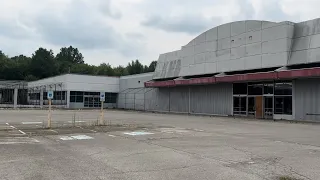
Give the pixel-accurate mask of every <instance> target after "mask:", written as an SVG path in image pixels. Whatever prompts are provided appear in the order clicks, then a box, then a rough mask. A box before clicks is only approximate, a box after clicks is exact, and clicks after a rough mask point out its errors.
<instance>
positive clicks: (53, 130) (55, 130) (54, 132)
mask: <svg viewBox="0 0 320 180" xmlns="http://www.w3.org/2000/svg"><path fill="white" fill-rule="evenodd" d="M49 131H52V132H54V133H57V134H59V132H58V131H56V130H53V129H50V130H49Z"/></svg>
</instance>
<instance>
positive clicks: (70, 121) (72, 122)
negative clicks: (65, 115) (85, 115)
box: [68, 121, 86, 123]
mask: <svg viewBox="0 0 320 180" xmlns="http://www.w3.org/2000/svg"><path fill="white" fill-rule="evenodd" d="M74 122H75V123H81V122H86V121H74ZM68 123H73V121H68Z"/></svg>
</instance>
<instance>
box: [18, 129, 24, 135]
mask: <svg viewBox="0 0 320 180" xmlns="http://www.w3.org/2000/svg"><path fill="white" fill-rule="evenodd" d="M18 131H19V132H20V133H21V134H26V133H25V132H23V131H21V130H18Z"/></svg>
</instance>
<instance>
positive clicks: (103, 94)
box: [100, 92, 106, 102]
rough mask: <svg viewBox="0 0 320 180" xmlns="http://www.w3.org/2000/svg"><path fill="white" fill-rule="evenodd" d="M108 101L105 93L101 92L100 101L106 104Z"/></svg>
mask: <svg viewBox="0 0 320 180" xmlns="http://www.w3.org/2000/svg"><path fill="white" fill-rule="evenodd" d="M105 100H106V97H105V92H100V101H101V102H104V101H105Z"/></svg>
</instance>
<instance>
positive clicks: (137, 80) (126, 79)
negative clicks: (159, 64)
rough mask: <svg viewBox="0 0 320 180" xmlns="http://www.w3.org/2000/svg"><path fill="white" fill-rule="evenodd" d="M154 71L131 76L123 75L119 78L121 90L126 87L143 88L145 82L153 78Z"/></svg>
mask: <svg viewBox="0 0 320 180" xmlns="http://www.w3.org/2000/svg"><path fill="white" fill-rule="evenodd" d="M152 76H153V73H144V74H137V75H131V76H121V77H120V80H119V84H120V86H119V89H120V92H122V91H124V90H126V89H132V88H142V87H144V83H145V82H147V81H150V80H152Z"/></svg>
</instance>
